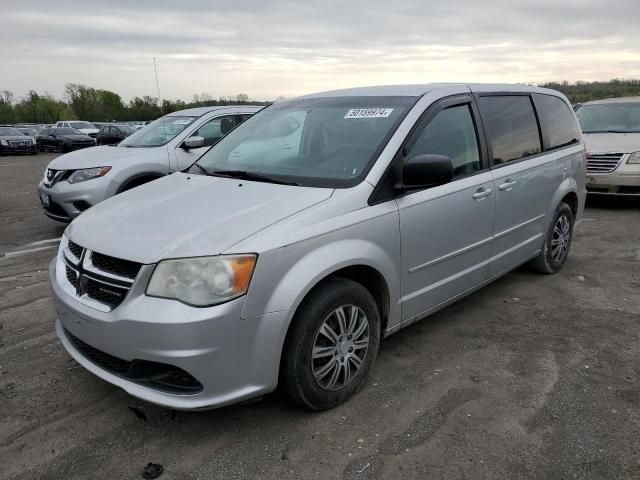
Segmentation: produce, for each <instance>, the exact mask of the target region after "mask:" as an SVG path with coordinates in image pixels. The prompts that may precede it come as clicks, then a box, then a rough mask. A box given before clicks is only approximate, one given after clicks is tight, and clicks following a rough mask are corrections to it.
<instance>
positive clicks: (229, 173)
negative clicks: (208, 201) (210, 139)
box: [196, 163, 300, 186]
mask: <svg viewBox="0 0 640 480" xmlns="http://www.w3.org/2000/svg"><path fill="white" fill-rule="evenodd" d="M196 165H198V164H197V163H196ZM198 167H199V168H200V169H201V170H203V171H205V169H204V168H203V167H201V166H200V165H198ZM207 175H213V176H216V177H228V178H239V179H241V180H254V181H256V182H267V183H275V184H278V185H293V186H299V185H300V184H299V183H296V182H290V181H288V180H281V179H279V178H274V177H270V176H268V175H262V174H261V173H253V172H246V171H244V170H214V171H213V172H209V171H207Z"/></svg>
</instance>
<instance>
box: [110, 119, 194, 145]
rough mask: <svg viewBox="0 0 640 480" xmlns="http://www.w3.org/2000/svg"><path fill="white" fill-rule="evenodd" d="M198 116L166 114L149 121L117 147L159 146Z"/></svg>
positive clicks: (168, 140) (172, 137) (171, 138)
mask: <svg viewBox="0 0 640 480" xmlns="http://www.w3.org/2000/svg"><path fill="white" fill-rule="evenodd" d="M196 118H198V117H179V116H173V115H166V116H164V117H162V118H159V119H157V120H155V121H154V122H151V123H150V124H149V125H147V126H145V127H144V128H141V129H140V130H138V131H136V132H135V133H133V134H131V135H129V136H128V137H127V138H125V139H124V140H123V141H122V142H120V143H119V144H118V146H119V147H159V146H161V145H165V144H166V143H168V142H170V141H171V140H173V139H174V138H175V137H176V135H178V134H179V133H180V132H182V131H183V130H184V129H185V128H187V126H188V125H189V124H191V123H193V121H194V120H195V119H196Z"/></svg>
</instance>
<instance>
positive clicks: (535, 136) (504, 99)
mask: <svg viewBox="0 0 640 480" xmlns="http://www.w3.org/2000/svg"><path fill="white" fill-rule="evenodd" d="M479 106H480V113H481V114H482V118H483V120H484V123H485V125H486V129H487V133H488V136H489V141H490V143H491V147H492V150H493V162H494V163H495V164H497V165H499V164H503V163H506V162H511V161H514V160H519V159H521V158H524V157H527V156H529V155H535V154H536V153H540V152H541V146H540V133H539V131H538V122H537V121H536V115H535V113H534V111H533V105H532V104H531V99H530V98H529V96H528V95H499V96H487V97H480V102H479Z"/></svg>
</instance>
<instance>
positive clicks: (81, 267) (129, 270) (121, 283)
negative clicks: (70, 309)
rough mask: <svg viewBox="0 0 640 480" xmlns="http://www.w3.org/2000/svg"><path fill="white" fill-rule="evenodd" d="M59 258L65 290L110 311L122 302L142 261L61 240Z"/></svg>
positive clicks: (79, 299)
mask: <svg viewBox="0 0 640 480" xmlns="http://www.w3.org/2000/svg"><path fill="white" fill-rule="evenodd" d="M62 260H63V262H64V268H65V272H64V279H63V280H61V281H66V282H67V283H68V285H67V288H66V290H67V293H70V294H73V295H75V296H76V298H77V300H78V301H80V302H82V303H85V304H87V305H89V306H91V307H94V308H98V309H100V310H104V311H111V310H113V309H114V308H116V307H117V306H118V305H120V304H121V303H122V301H123V300H124V299H125V297H126V296H127V294H128V293H129V290H130V289H131V287H132V285H133V282H134V280H135V279H136V277H137V275H138V272H140V269H141V268H142V264H140V263H136V262H132V261H129V260H122V259H119V258H115V257H111V256H109V255H104V254H101V253H98V252H93V251H91V250H88V249H85V248H83V247H81V246H80V245H78V244H77V243H74V242H72V241H71V240H67V241H66V244H65V243H64V241H63V246H62Z"/></svg>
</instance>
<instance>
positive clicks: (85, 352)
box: [64, 329, 203, 395]
mask: <svg viewBox="0 0 640 480" xmlns="http://www.w3.org/2000/svg"><path fill="white" fill-rule="evenodd" d="M64 333H65V336H66V337H67V339H68V340H69V342H71V344H72V345H73V346H74V348H75V349H76V350H77V351H78V352H80V354H81V355H82V356H83V357H85V358H86V359H87V360H89V361H90V362H92V363H94V364H95V365H97V366H98V367H100V368H102V369H104V370H106V371H107V372H109V373H111V374H113V375H117V376H118V377H122V378H126V379H127V380H131V381H132V382H134V383H137V384H140V385H143V386H145V387H149V388H153V389H155V390H159V391H161V392H167V393H175V394H178V395H194V394H196V393H200V392H202V390H203V388H202V384H201V383H200V382H199V381H198V380H196V379H195V378H194V377H193V376H192V375H190V374H189V373H187V372H185V371H184V370H182V369H181V368H178V367H176V366H173V365H169V364H166V363H158V362H150V361H148V360H132V361H130V362H129V361H127V360H122V359H121V358H118V357H114V356H113V355H110V354H108V353H106V352H103V351H101V350H98V349H97V348H94V347H92V346H91V345H88V344H87V343H85V342H83V341H82V340H80V339H79V338H78V337H76V336H75V335H73V334H72V333H71V332H69V331H68V330H67V329H64Z"/></svg>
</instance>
